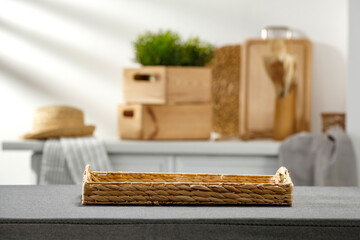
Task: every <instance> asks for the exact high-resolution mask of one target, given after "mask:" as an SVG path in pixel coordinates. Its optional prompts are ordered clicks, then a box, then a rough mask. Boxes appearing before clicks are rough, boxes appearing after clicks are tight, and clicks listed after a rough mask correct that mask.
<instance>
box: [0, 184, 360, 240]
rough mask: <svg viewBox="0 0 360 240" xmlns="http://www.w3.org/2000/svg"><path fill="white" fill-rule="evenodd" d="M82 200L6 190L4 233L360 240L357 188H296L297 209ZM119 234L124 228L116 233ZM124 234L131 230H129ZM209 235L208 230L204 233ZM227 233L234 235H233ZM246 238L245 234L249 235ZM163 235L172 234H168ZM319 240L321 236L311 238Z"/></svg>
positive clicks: (62, 193)
mask: <svg viewBox="0 0 360 240" xmlns="http://www.w3.org/2000/svg"><path fill="white" fill-rule="evenodd" d="M80 198H81V186H0V233H1V230H3V231H4V232H5V230H6V229H7V228H6V227H4V226H7V227H8V226H15V225H16V226H17V227H19V225H21V224H29V223H32V224H35V225H36V224H38V225H39V226H40V225H41V224H55V225H56V224H65V225H69V224H88V225H126V224H128V225H131V224H136V225H139V224H142V225H146V224H149V225H151V226H153V225H166V224H167V225H171V224H180V225H186V224H189V225H191V226H192V227H194V226H196V225H197V224H198V225H202V226H201V227H205V226H210V225H224V226H226V225H236V226H238V227H237V228H236V231H237V230H238V231H240V230H241V228H239V226H247V228H246V230H247V231H248V230H249V228H248V227H249V226H256V227H258V228H257V229H262V227H264V229H265V230H266V229H267V227H271V231H270V232H272V231H275V229H277V228H276V227H281V226H285V227H288V228H289V227H290V228H291V227H300V228H303V231H304V233H309V232H311V231H313V230H311V231H309V228H311V229H313V227H325V228H327V230H329V229H332V230H334V231H335V233H336V232H337V233H340V232H339V231H340V230H341V229H344V228H347V229H346V233H351V235H349V236H350V237H349V239H350V238H351V237H354V236H355V237H356V238H357V237H359V238H358V239H360V188H357V187H352V188H350V187H295V188H294V201H293V206H291V207H276V206H273V207H268V206H111V205H108V206H83V205H81V204H80ZM1 225H2V226H3V228H1ZM32 226H33V225H32ZM17 229H19V228H17ZM54 229H55V228H54ZM141 229H143V228H141ZM151 229H152V230H150V229H147V230H146V231H147V232H148V233H149V234H150V232H152V231H153V230H154V229H153V228H151ZM161 229H166V228H161ZM174 229H177V230H178V229H179V228H178V227H177V228H172V230H171V231H172V233H173V232H174ZM197 229H198V228H197ZM211 229H212V228H211ZM264 229H263V230H264ZM280 229H282V228H280ZM349 229H351V231H349ZM118 230H119V228H117V230H116V231H118ZM287 230H288V231H290V230H291V229H290V230H289V229H287ZM54 231H55V230H54ZM81 231H83V230H81ZM114 231H115V230H114ZM122 231H129V229H127V230H122ZM139 231H140V230H139V229H138V230H134V231H133V236H136V234H137V233H139ZM141 231H142V230H141ZM158 231H160V230H158ZM162 231H163V230H162ZM164 231H165V230H164ZM169 231H170V230H169ZM184 231H185V230H184ZM184 231H182V232H184ZM188 231H190V230H188ZM204 231H207V230H206V229H204ZM224 231H225V230H224ZM249 231H250V230H249ZM267 231H269V230H267ZM276 231H277V230H276ZM281 231H282V230H281ZM107 232H108V231H107ZM190 232H191V231H190ZM219 232H220V230H219ZM225 232H227V233H229V230H226V231H225ZM283 232H284V231H283ZM285 232H286V231H285ZM315 232H316V231H315ZM241 233H242V234H244V231H243V232H241ZM327 233H331V231H330V232H329V231H327ZM114 234H115V233H114ZM134 234H135V235H134ZM142 234H144V233H142ZM158 234H159V233H158ZM161 234H165V235H166V233H161ZM249 234H250V233H249ZM309 234H310V233H309ZM314 234H315V233H314ZM322 234H323V233H322ZM331 234H332V235H330V239H331V236H335V235H333V234H334V233H331ZM341 234H343V233H341ZM150 235H151V234H150ZM150 235H149V236H150ZM165 235H164V236H165ZM180 235H181V234H180ZM180 235H176V236H177V237H179V236H180ZM195 235H196V234H195ZM195 235H194V234H193V235H192V236H195ZM215 235H216V234H215ZM215 235H211V236H215ZM253 235H254V233H251V234H250V235H248V236H253ZM141 236H143V237H140V238H136V237H135V238H129V239H152V238H147V237H144V236H148V235H147V234H145V235H141ZM313 236H315V235H310V236H308V237H313ZM322 236H324V235H322ZM34 239H35V237H34ZM155 239H161V238H155ZM164 239H166V238H164ZM178 239H190V238H189V236H184V238H181V237H179V238H178ZM208 239H211V238H208ZM214 239H216V238H214ZM223 239H235V238H231V237H229V238H226V237H225V235H224V237H223ZM249 239H250V238H249ZM251 239H252V238H251ZM254 239H263V238H261V237H258V238H254ZM294 239H295V238H294Z"/></svg>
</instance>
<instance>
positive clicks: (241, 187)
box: [81, 165, 294, 205]
mask: <svg viewBox="0 0 360 240" xmlns="http://www.w3.org/2000/svg"><path fill="white" fill-rule="evenodd" d="M293 187H294V185H293V183H292V181H291V178H290V175H289V171H288V170H287V169H286V168H285V167H281V168H279V170H278V171H277V172H276V174H275V175H268V176H266V175H259V176H256V175H222V174H181V173H127V172H91V169H90V165H87V166H86V169H85V172H84V178H83V191H82V200H81V203H82V204H90V205H94V204H126V205H167V204H172V205H225V204H231V205H233V204H251V205H254V204H257V205H292V200H293Z"/></svg>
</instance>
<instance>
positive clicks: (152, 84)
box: [123, 66, 211, 104]
mask: <svg viewBox="0 0 360 240" xmlns="http://www.w3.org/2000/svg"><path fill="white" fill-rule="evenodd" d="M123 86H124V100H125V102H126V103H146V104H179V103H209V102H211V69H210V68H207V67H165V66H151V67H141V68H127V69H124V79H123Z"/></svg>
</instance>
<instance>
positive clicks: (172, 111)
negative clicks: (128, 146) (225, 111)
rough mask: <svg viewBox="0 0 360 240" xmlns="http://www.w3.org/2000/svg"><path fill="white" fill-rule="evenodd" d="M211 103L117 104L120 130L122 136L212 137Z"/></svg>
mask: <svg viewBox="0 0 360 240" xmlns="http://www.w3.org/2000/svg"><path fill="white" fill-rule="evenodd" d="M211 114H212V105H211V104H196V105H190V104H181V105H156V104H127V105H119V107H118V131H119V137H120V138H122V139H141V140H151V139H153V140H187V139H209V138H210V133H211Z"/></svg>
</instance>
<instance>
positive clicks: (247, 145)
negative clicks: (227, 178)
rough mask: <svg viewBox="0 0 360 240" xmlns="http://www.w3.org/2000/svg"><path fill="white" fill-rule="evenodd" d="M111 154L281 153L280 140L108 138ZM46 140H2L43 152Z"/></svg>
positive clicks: (5, 144) (7, 145) (8, 147)
mask: <svg viewBox="0 0 360 240" xmlns="http://www.w3.org/2000/svg"><path fill="white" fill-rule="evenodd" d="M104 144H105V148H106V150H107V151H108V153H109V154H119V153H120V154H121V153H124V154H172V155H174V154H181V155H227V156H231V155H247V156H258V155H261V156H277V155H278V150H279V146H280V142H275V141H271V140H254V141H246V142H244V141H123V140H119V141H104ZM43 146H44V141H38V140H19V141H4V142H2V149H3V150H30V151H33V152H42V149H43Z"/></svg>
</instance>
